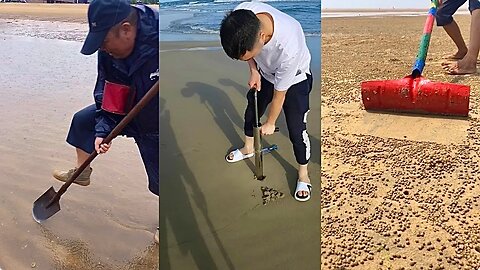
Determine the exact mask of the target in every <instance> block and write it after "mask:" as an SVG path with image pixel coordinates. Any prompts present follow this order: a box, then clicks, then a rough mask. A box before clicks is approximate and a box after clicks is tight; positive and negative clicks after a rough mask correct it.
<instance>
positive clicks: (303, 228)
mask: <svg viewBox="0 0 480 270" xmlns="http://www.w3.org/2000/svg"><path fill="white" fill-rule="evenodd" d="M207 45H209V46H211V47H217V48H218V47H220V44H219V43H215V42H213V43H210V44H207V43H203V42H202V43H197V42H173V43H163V42H162V43H161V44H160V46H161V47H160V50H161V53H160V55H161V65H162V68H161V78H162V85H161V89H162V90H161V110H162V111H161V118H160V133H161V134H160V135H161V138H162V140H161V146H160V158H161V161H160V163H161V166H162V168H165V167H166V168H168V169H162V170H161V176H160V178H161V179H162V184H161V190H162V198H161V208H160V228H161V244H160V252H161V254H160V256H161V258H162V259H161V265H160V267H161V269H319V248H320V241H319V223H318V221H319V219H320V216H319V214H320V211H319V210H320V209H319V184H320V183H319V179H320V153H319V146H320V145H319V144H320V141H319V140H320V126H319V116H320V111H319V109H320V106H319V102H318V101H319V99H320V91H319V90H320V88H319V87H320V80H319V68H317V69H315V70H314V74H316V76H315V75H314V77H316V81H315V85H314V88H313V90H312V93H311V96H310V102H311V112H310V114H309V116H308V123H309V124H308V131H309V134H310V140H311V148H312V158H311V162H310V166H309V170H310V178H311V179H312V183H313V191H312V193H313V196H312V198H311V200H310V201H309V202H307V203H299V202H297V201H295V199H294V198H293V196H292V194H293V193H294V190H295V184H296V167H297V165H296V162H295V158H294V156H293V152H292V149H291V144H290V141H289V139H288V135H287V128H286V124H285V120H284V117H283V114H281V115H282V116H281V117H280V119H279V120H278V122H277V124H278V126H279V127H280V130H281V131H280V133H278V134H275V135H272V136H269V137H264V145H271V144H277V145H278V147H279V149H278V151H276V152H274V153H273V154H268V155H266V156H264V173H265V175H266V176H267V178H266V179H265V180H264V181H263V182H261V181H257V180H255V179H254V178H253V168H254V164H253V162H254V160H253V159H251V160H248V161H242V162H238V163H234V164H230V163H227V162H226V161H225V159H224V157H225V155H226V154H227V152H228V150H230V149H232V148H233V147H238V146H241V144H242V141H243V114H244V110H245V106H246V98H245V95H246V93H247V90H248V89H247V82H248V76H249V72H248V68H247V64H246V63H244V62H240V61H233V60H231V59H229V58H228V57H227V56H226V55H225V54H224V52H223V51H221V50H218V49H212V50H177V51H176V50H175V48H179V49H185V48H192V47H204V46H207ZM315 61H316V62H317V63H316V64H318V65H317V66H318V67H319V63H318V61H319V59H318V58H315ZM263 186H267V187H269V188H273V189H275V190H277V191H280V192H282V193H284V194H285V197H284V198H280V199H277V200H275V201H273V202H270V203H268V204H266V205H263V201H262V187H263Z"/></svg>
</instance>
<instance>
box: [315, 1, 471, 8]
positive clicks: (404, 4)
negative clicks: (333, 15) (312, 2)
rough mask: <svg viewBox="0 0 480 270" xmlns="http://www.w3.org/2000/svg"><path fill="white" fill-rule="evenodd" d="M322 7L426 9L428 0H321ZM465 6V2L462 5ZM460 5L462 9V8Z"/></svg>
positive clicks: (428, 3)
mask: <svg viewBox="0 0 480 270" xmlns="http://www.w3.org/2000/svg"><path fill="white" fill-rule="evenodd" d="M321 1H322V9H325V8H327V9H337V8H338V9H359V8H368V9H372V8H373V9H377V8H381V9H391V8H397V9H398V8H415V9H423V8H425V9H428V8H429V7H430V1H429V0H368V1H367V0H357V1H349V0H321ZM467 2H468V1H467ZM464 7H466V4H465V5H464ZM464 7H462V9H463V8H464Z"/></svg>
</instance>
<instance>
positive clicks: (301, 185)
mask: <svg viewBox="0 0 480 270" xmlns="http://www.w3.org/2000/svg"><path fill="white" fill-rule="evenodd" d="M300 191H307V192H308V195H307V196H305V197H303V196H299V195H298V193H299V192H300ZM311 191H312V185H311V184H309V183H305V182H302V181H300V180H297V188H296V189H295V200H297V201H299V202H306V201H308V200H310V193H311Z"/></svg>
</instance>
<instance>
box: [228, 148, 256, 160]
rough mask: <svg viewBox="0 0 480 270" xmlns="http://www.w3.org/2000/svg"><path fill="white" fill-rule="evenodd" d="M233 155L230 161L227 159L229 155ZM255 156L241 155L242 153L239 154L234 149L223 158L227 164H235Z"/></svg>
mask: <svg viewBox="0 0 480 270" xmlns="http://www.w3.org/2000/svg"><path fill="white" fill-rule="evenodd" d="M232 153H233V158H232V159H228V157H230V155H231V154H232ZM254 155H255V153H250V154H246V155H244V154H242V152H240V150H238V149H235V150H233V151H232V152H230V153H229V154H228V155H227V156H226V157H225V160H226V161H227V162H228V163H233V162H237V161H240V160H244V159H246V158H251V157H253V156H254Z"/></svg>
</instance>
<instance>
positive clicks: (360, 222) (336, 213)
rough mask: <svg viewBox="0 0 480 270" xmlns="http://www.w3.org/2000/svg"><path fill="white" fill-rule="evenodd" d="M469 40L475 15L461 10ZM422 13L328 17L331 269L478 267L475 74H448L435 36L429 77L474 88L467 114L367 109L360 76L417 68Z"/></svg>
mask: <svg viewBox="0 0 480 270" xmlns="http://www.w3.org/2000/svg"><path fill="white" fill-rule="evenodd" d="M456 18H457V19H458V23H459V25H460V27H461V29H462V32H463V35H464V37H467V39H468V36H469V23H470V16H468V15H467V16H465V15H461V16H456ZM424 21H425V18H424V17H386V18H385V17H384V18H381V17H379V18H324V19H323V20H322V85H321V87H322V88H321V89H322V98H321V100H322V103H321V123H322V130H321V134H322V141H321V145H322V154H321V156H322V171H321V176H322V190H321V233H322V240H321V259H322V268H321V269H322V270H323V269H325V270H327V269H395V270H396V269H478V268H479V267H480V239H479V238H478V230H479V228H480V222H479V219H478V217H479V214H480V213H479V208H478V204H479V199H480V197H479V196H478V194H479V192H480V190H479V186H478V185H477V183H476V182H477V181H478V180H479V170H478V162H479V156H478V153H479V150H480V149H479V147H478V145H479V142H480V141H479V140H480V134H479V133H480V124H479V115H478V104H479V103H478V100H479V85H480V78H479V76H478V74H476V75H472V76H451V75H446V74H444V73H443V69H442V68H441V63H442V62H443V61H444V60H442V57H443V56H445V55H447V54H451V53H454V52H455V47H454V44H453V42H452V41H451V40H450V39H449V38H448V36H447V35H446V33H445V32H444V31H443V29H441V28H435V29H434V31H433V34H432V40H431V44H430V49H429V54H428V57H427V63H426V67H425V69H424V76H425V77H426V78H428V79H430V80H432V81H438V82H451V83H459V84H467V85H470V86H471V98H470V109H471V111H470V115H469V117H468V118H466V119H465V118H463V119H462V118H449V117H437V116H420V115H407V114H402V115H401V114H386V113H368V112H366V111H365V110H364V109H363V108H362V105H361V99H360V83H361V82H362V81H367V80H386V79H399V78H402V77H404V76H406V75H408V73H409V72H410V69H411V67H412V65H413V62H414V59H415V55H416V53H417V48H418V43H419V41H420V37H421V34H422V30H423V24H424Z"/></svg>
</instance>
